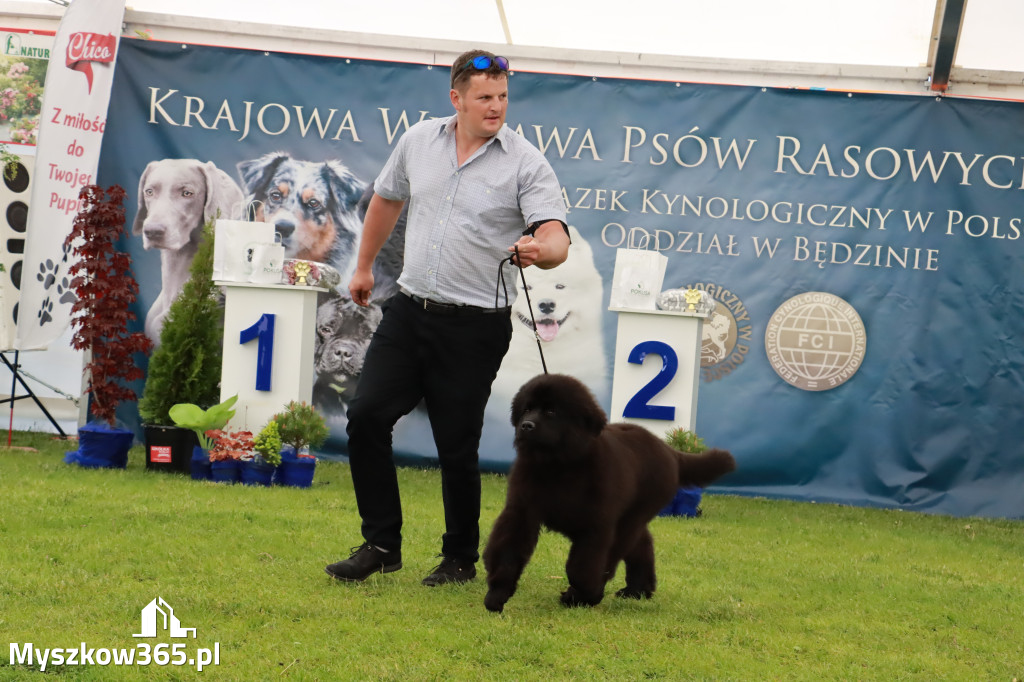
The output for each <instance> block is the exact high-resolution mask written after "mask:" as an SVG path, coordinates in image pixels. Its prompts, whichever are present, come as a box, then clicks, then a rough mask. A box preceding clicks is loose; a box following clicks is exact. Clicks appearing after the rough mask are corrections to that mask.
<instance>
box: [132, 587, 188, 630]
mask: <svg viewBox="0 0 1024 682" xmlns="http://www.w3.org/2000/svg"><path fill="white" fill-rule="evenodd" d="M161 626H162V627H161ZM160 629H163V630H165V631H166V632H167V634H168V636H170V637H179V638H180V637H188V634H189V633H190V632H191V633H192V639H195V637H196V629H195V628H183V627H181V621H179V620H178V618H177V617H176V616H175V615H174V609H172V608H171V605H170V604H168V603H167V602H165V601H164V599H163V597H157V598H156V599H154V600H153V601H151V602H149V603H148V604H146V606H145V607H144V608H143V609H142V632H140V633H139V634H137V635H132V637H156V636H157V630H160Z"/></svg>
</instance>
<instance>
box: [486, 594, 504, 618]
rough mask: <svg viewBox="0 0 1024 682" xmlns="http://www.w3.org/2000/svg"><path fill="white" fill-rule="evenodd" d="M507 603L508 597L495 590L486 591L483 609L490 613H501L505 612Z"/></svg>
mask: <svg viewBox="0 0 1024 682" xmlns="http://www.w3.org/2000/svg"><path fill="white" fill-rule="evenodd" d="M507 601H508V595H505V594H504V593H502V592H498V591H496V590H488V591H487V595H486V596H485V597H484V607H485V608H486V609H487V610H488V611H490V612H491V613H501V612H502V611H504V610H505V602H507Z"/></svg>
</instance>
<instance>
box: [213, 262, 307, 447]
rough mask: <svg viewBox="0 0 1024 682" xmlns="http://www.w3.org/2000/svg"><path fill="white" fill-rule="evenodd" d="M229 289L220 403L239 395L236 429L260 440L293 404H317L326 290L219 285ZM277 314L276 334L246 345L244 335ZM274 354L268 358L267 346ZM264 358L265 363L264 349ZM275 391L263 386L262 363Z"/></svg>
mask: <svg viewBox="0 0 1024 682" xmlns="http://www.w3.org/2000/svg"><path fill="white" fill-rule="evenodd" d="M216 284H217V285H219V286H222V287H224V289H225V296H226V298H225V302H224V360H223V362H222V364H221V374H220V399H221V401H224V400H227V399H228V398H230V397H231V396H233V395H236V394H237V395H238V402H237V403H235V416H234V418H232V420H231V422H230V423H229V424H228V428H230V429H246V430H248V431H252V432H253V434H254V435H255V434H256V433H259V431H260V429H262V428H263V426H264V425H265V424H266V423H267V422H268V421H269V420H270V418H271V417H272V416H274V415H275V414H276V413H278V412H280V411H281V410H282V409H283V408H284V406H285V405H287V404H288V402H289V401H291V400H299V401H302V400H305V401H306V402H311V401H312V399H313V378H314V377H313V374H314V370H313V344H314V342H315V333H316V299H317V294H319V293H320V292H323V291H326V289H322V288H320V287H309V286H292V285H290V284H249V283H245V282H216ZM264 315H273V316H274V317H273V333H272V334H270V333H268V332H267V329H266V328H264V332H263V333H262V334H261V335H254V334H255V331H253V332H250V333H249V336H253V338H252V339H251V340H249V341H248V342H246V343H242V342H241V341H240V338H241V336H242V333H243V332H244V331H246V330H248V329H250V328H251V327H253V325H256V324H257V323H259V322H260V319H261V318H262V317H263V316H264ZM268 339H269V344H270V350H271V351H272V352H271V354H270V357H269V358H267V356H266V353H267V344H268ZM261 345H262V346H263V349H262V353H263V354H264V355H263V359H262V361H261V357H260V355H261V349H260V346H261ZM261 362H262V363H263V365H264V368H265V369H266V370H267V371H265V372H264V373H263V374H264V376H263V379H264V381H266V380H269V386H267V385H264V386H262V387H258V386H257V383H258V371H257V368H258V366H259V365H260V363H261Z"/></svg>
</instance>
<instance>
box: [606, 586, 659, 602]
mask: <svg viewBox="0 0 1024 682" xmlns="http://www.w3.org/2000/svg"><path fill="white" fill-rule="evenodd" d="M615 596H616V597H621V598H622V599H650V598H651V597H652V596H654V591H653V590H644V589H640V588H637V587H630V586H629V585H627V586H626V587H623V588H622V589H621V590H619V591H618V592H616V593H615Z"/></svg>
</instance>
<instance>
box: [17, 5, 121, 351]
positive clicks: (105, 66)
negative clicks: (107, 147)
mask: <svg viewBox="0 0 1024 682" xmlns="http://www.w3.org/2000/svg"><path fill="white" fill-rule="evenodd" d="M123 17H124V0H74V2H72V3H71V5H69V6H68V8H67V9H66V10H65V12H64V17H63V18H62V19H61V22H60V26H59V27H58V28H57V36H56V38H54V42H53V49H52V52H51V59H50V63H49V66H48V67H47V70H46V90H45V92H44V94H43V105H42V111H41V112H40V118H39V130H38V142H37V148H36V178H35V181H34V183H33V185H32V197H31V203H30V204H29V205H30V206H31V207H32V210H31V211H30V212H29V215H28V229H27V237H28V238H27V239H26V244H25V258H24V269H23V273H24V276H23V277H22V279H21V283H22V286H21V300H20V302H19V313H18V330H17V335H16V337H15V347H16V348H19V349H23V350H24V349H34V348H45V347H46V346H47V345H49V344H50V343H51V342H53V341H54V340H55V339H57V338H58V337H59V336H60V335H61V334H62V333H63V332H64V330H65V329H67V326H68V323H69V322H70V321H71V305H72V304H73V303H74V301H75V296H74V293H73V292H72V291H71V287H70V281H69V278H68V276H67V273H68V268H69V267H70V265H71V264H70V263H69V262H68V251H67V250H66V249H65V248H64V240H65V239H66V238H67V236H68V233H69V232H70V231H71V225H72V223H73V222H74V219H75V215H76V214H77V213H78V209H79V202H78V192H79V191H80V190H81V188H82V187H83V186H85V185H89V184H92V183H93V178H94V177H95V175H96V165H97V163H98V161H99V154H100V141H101V140H102V138H103V131H104V129H105V127H106V116H107V103H108V100H109V97H110V86H111V82H112V81H113V76H114V74H113V71H114V59H115V56H116V54H117V46H118V42H119V36H120V35H121V21H122V19H123Z"/></svg>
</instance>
